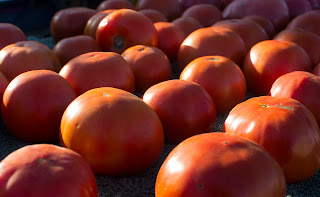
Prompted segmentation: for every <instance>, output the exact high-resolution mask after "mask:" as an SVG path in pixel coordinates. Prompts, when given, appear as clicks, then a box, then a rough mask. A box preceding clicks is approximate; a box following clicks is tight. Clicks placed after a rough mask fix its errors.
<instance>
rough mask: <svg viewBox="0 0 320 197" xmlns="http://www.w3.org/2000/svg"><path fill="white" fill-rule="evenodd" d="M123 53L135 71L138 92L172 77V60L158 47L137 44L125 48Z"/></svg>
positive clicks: (142, 91)
mask: <svg viewBox="0 0 320 197" xmlns="http://www.w3.org/2000/svg"><path fill="white" fill-rule="evenodd" d="M121 55H122V57H123V58H124V59H125V60H126V61H127V62H128V63H129V65H130V67H131V69H132V71H133V73H134V80H135V91H136V92H140V93H144V92H145V91H146V90H147V89H148V88H150V87H151V86H153V85H155V84H157V83H160V82H162V81H166V80H169V79H171V74H172V70H171V64H170V61H169V59H168V58H167V56H166V55H165V54H164V53H163V52H162V51H161V50H160V49H158V48H156V47H148V46H144V45H136V46H133V47H130V48H128V49H127V50H125V51H124V52H123V53H122V54H121Z"/></svg>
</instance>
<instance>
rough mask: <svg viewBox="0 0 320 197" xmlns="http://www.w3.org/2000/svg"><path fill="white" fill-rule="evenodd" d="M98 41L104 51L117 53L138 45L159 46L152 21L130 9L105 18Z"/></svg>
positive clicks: (99, 29)
mask: <svg viewBox="0 0 320 197" xmlns="http://www.w3.org/2000/svg"><path fill="white" fill-rule="evenodd" d="M96 39H97V42H98V44H99V45H100V46H101V47H102V48H103V50H105V51H113V52H117V53H122V52H123V51H124V50H125V49H127V48H129V47H131V46H134V45H138V44H141V45H147V46H158V34H157V31H156V29H155V27H154V25H153V23H152V22H151V21H150V19H148V18H147V17H146V16H144V15H143V14H141V13H139V12H137V11H134V10H130V9H120V10H116V11H114V12H112V13H110V14H109V15H108V16H106V17H105V18H103V19H102V20H101V22H100V23H99V26H98V28H97V31H96Z"/></svg>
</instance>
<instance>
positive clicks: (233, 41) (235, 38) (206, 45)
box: [178, 27, 247, 70]
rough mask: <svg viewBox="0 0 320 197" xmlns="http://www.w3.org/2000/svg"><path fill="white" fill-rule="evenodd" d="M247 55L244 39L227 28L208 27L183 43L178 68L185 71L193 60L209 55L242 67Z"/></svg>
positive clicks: (191, 35)
mask: <svg viewBox="0 0 320 197" xmlns="http://www.w3.org/2000/svg"><path fill="white" fill-rule="evenodd" d="M246 53H247V49H246V46H245V44H244V42H243V40H242V38H241V37H240V36H239V35H238V34H237V33H235V32H234V31H231V30H229V29H226V28H219V27H206V28H201V29H198V30H196V31H194V32H192V33H191V34H190V35H189V36H187V37H186V39H185V40H184V41H183V42H182V43H181V46H180V48H179V52H178V67H179V69H180V70H183V69H184V67H186V66H187V64H188V63H190V62H191V61H192V60H194V59H196V58H197V57H201V56H207V55H219V56H224V57H226V58H229V59H231V60H232V61H234V62H235V63H236V64H237V65H238V66H240V67H242V66H241V65H242V61H243V58H244V56H245V55H246Z"/></svg>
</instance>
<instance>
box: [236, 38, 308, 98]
mask: <svg viewBox="0 0 320 197" xmlns="http://www.w3.org/2000/svg"><path fill="white" fill-rule="evenodd" d="M311 69H312V63H311V60H310V58H309V56H308V54H307V52H306V51H305V50H304V49H303V48H302V47H300V46H299V45H297V44H295V43H293V42H290V41H278V40H265V41H262V42H259V43H257V44H256V45H254V46H253V47H252V48H251V50H250V51H249V52H248V54H247V56H246V58H245V60H244V63H243V68H242V70H243V73H244V76H245V78H246V81H247V86H248V89H249V90H250V91H251V92H252V93H255V94H257V95H267V94H268V93H269V91H270V88H271V86H272V84H273V82H274V81H275V80H276V79H277V78H278V77H280V76H281V75H284V74H286V73H289V72H292V71H297V70H302V71H309V72H311Z"/></svg>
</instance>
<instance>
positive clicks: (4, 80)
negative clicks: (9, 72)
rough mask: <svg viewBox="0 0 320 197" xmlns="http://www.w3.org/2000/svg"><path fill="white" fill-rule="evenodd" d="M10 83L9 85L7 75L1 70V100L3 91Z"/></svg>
mask: <svg viewBox="0 0 320 197" xmlns="http://www.w3.org/2000/svg"><path fill="white" fill-rule="evenodd" d="M8 85H9V81H8V79H7V78H6V76H4V74H2V72H0V99H1V102H2V99H3V93H4V91H5V90H6V88H7V86H8Z"/></svg>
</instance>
